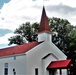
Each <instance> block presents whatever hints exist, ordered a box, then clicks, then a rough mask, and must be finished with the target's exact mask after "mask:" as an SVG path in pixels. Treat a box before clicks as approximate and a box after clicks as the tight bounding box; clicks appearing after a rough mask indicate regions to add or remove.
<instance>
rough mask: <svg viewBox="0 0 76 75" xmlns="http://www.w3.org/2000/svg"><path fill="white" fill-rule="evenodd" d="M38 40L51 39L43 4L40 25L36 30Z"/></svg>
mask: <svg viewBox="0 0 76 75" xmlns="http://www.w3.org/2000/svg"><path fill="white" fill-rule="evenodd" d="M38 41H39V42H40V41H51V34H50V27H49V23H48V18H47V16H46V12H45V8H44V6H43V10H42V16H41V21H40V27H39V30H38Z"/></svg>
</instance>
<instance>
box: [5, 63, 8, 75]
mask: <svg viewBox="0 0 76 75" xmlns="http://www.w3.org/2000/svg"><path fill="white" fill-rule="evenodd" d="M4 75H8V63H4Z"/></svg>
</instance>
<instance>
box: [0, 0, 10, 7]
mask: <svg viewBox="0 0 76 75" xmlns="http://www.w3.org/2000/svg"><path fill="white" fill-rule="evenodd" d="M9 1H10V0H0V8H2V6H3V4H4V3H8V2H9Z"/></svg>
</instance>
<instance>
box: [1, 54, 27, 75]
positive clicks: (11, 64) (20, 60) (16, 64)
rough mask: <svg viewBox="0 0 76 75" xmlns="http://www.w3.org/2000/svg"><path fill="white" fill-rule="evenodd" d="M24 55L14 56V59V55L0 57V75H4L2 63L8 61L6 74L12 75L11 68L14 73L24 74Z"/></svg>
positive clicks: (17, 74)
mask: <svg viewBox="0 0 76 75" xmlns="http://www.w3.org/2000/svg"><path fill="white" fill-rule="evenodd" d="M25 58H26V57H25V55H21V56H16V60H14V57H13V56H11V57H7V58H1V59H0V75H4V68H5V67H4V64H5V63H8V75H13V69H15V71H16V75H25V73H26V64H25V63H26V60H25Z"/></svg>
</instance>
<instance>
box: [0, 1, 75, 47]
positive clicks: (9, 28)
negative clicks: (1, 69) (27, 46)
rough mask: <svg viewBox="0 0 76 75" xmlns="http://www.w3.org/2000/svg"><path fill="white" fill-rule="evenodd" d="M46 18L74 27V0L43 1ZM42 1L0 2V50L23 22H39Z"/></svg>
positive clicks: (6, 45) (6, 44)
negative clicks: (63, 20) (68, 23)
mask: <svg viewBox="0 0 76 75" xmlns="http://www.w3.org/2000/svg"><path fill="white" fill-rule="evenodd" d="M44 5H45V9H46V14H47V16H48V17H58V18H63V19H67V20H68V21H69V22H70V23H71V24H72V25H76V0H46V1H44ZM42 6H43V0H0V48H5V47H8V43H9V41H8V38H9V37H11V36H14V33H13V32H14V30H15V29H16V28H18V27H19V25H21V24H22V23H25V22H28V21H29V22H31V23H33V22H40V19H41V13H42Z"/></svg>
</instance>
